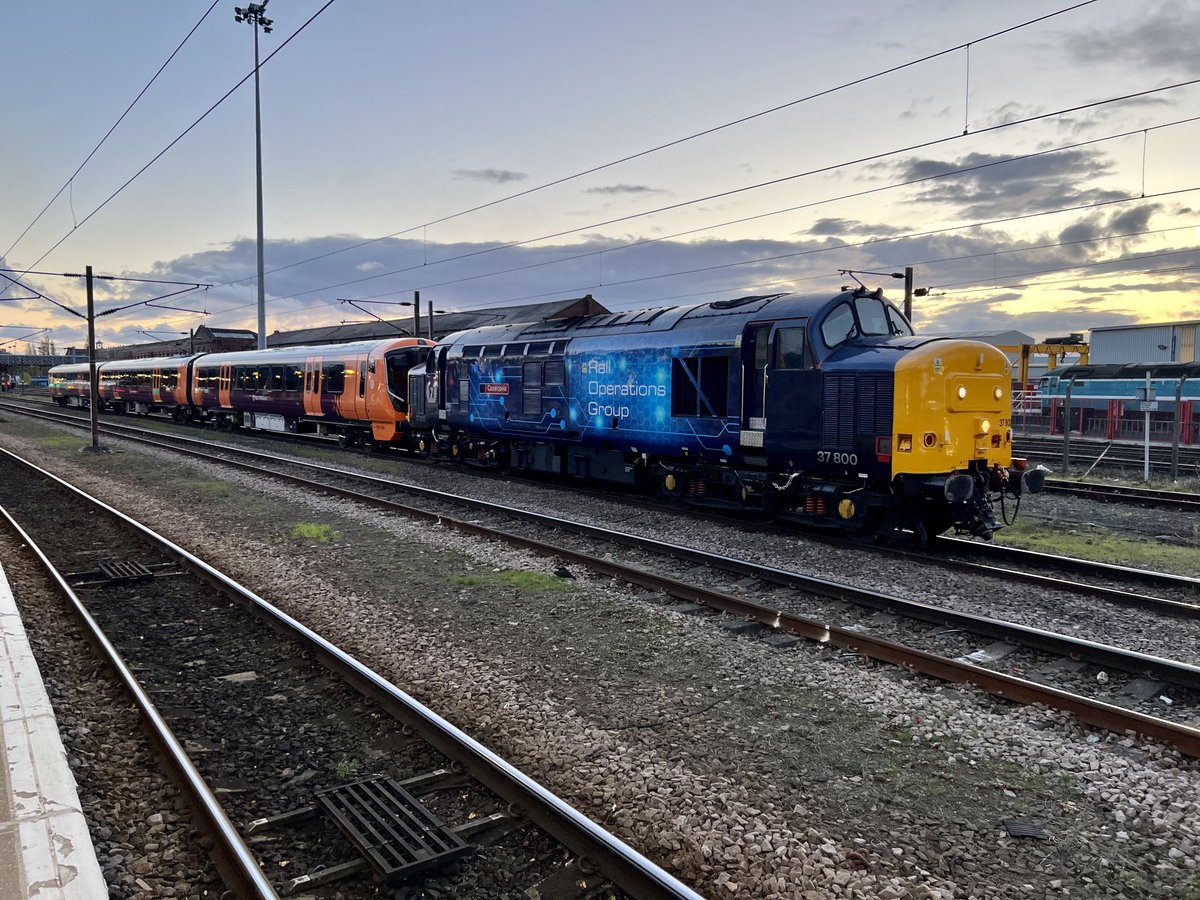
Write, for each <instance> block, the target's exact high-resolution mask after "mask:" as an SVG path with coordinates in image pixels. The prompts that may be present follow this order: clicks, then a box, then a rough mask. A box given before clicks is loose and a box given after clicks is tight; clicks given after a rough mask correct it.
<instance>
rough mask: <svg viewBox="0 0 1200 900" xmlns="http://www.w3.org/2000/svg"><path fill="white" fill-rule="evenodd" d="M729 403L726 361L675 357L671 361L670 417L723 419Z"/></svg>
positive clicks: (719, 358)
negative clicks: (717, 417)
mask: <svg viewBox="0 0 1200 900" xmlns="http://www.w3.org/2000/svg"><path fill="white" fill-rule="evenodd" d="M728 401H729V358H728V357H725V356H677V357H675V359H673V360H672V361H671V415H672V416H684V417H691V418H703V417H709V418H711V417H716V416H724V415H725V414H726V413H727V411H728V408H729V402H728Z"/></svg>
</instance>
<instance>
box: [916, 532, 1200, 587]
mask: <svg viewBox="0 0 1200 900" xmlns="http://www.w3.org/2000/svg"><path fill="white" fill-rule="evenodd" d="M931 543H932V544H933V545H934V546H935V547H936V546H955V545H958V546H959V547H960V548H962V552H964V553H980V554H984V555H987V556H994V557H996V558H997V559H1007V560H1013V561H1017V562H1022V563H1028V564H1032V563H1033V562H1037V563H1048V564H1051V565H1056V566H1059V567H1062V568H1065V569H1070V570H1073V571H1076V572H1084V573H1088V574H1092V575H1097V574H1099V575H1102V576H1106V577H1110V578H1118V579H1121V578H1123V579H1132V580H1141V581H1152V582H1153V581H1157V582H1160V583H1162V584H1165V585H1170V586H1172V587H1174V588H1178V589H1180V590H1184V591H1192V592H1194V593H1196V594H1200V578H1193V577H1192V576H1190V575H1176V574H1175V573H1173V572H1154V571H1151V570H1149V569H1135V568H1132V567H1130V566H1122V565H1118V564H1117V563H1105V562H1097V561H1095V560H1090V559H1079V558H1078V557H1074V556H1055V555H1052V554H1049V553H1039V552H1038V551H1036V550H1025V549H1022V548H1021V547H1006V546H1004V545H1002V544H978V543H975V542H973V541H965V540H962V539H961V538H953V537H944V536H941V537H937V538H935V539H934V540H933V541H931Z"/></svg>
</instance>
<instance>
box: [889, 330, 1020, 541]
mask: <svg viewBox="0 0 1200 900" xmlns="http://www.w3.org/2000/svg"><path fill="white" fill-rule="evenodd" d="M895 375H896V380H895V385H896V387H895V391H896V394H895V415H894V418H893V434H892V447H893V453H892V459H891V463H892V478H893V482H894V483H895V484H897V485H898V486H899V487H900V489H902V490H904V492H905V493H906V494H909V495H913V496H918V497H919V496H922V495H924V496H927V497H929V499H930V502H929V503H928V504H927V510H926V512H925V513H924V514H923V515H921V516H920V521H918V523H917V527H918V528H919V529H926V530H929V531H931V532H933V533H935V534H936V533H939V532H941V531H944V530H946V529H947V528H949V527H951V526H953V527H955V528H956V529H958V530H960V531H966V532H969V533H971V534H974V535H977V536H980V537H991V534H992V532H993V531H994V530H995V529H996V528H997V527H999V523H997V522H996V520H995V517H994V515H993V514H992V510H991V500H992V496H993V495H994V494H1000V493H1004V492H1006V493H1008V494H1010V495H1012V496H1016V495H1019V494H1020V492H1021V490H1022V487H1025V489H1027V490H1031V491H1034V492H1036V491H1037V490H1039V489H1040V481H1041V473H1040V472H1039V473H1037V474H1036V477H1032V478H1028V479H1027V478H1026V477H1023V475H1022V473H1021V472H1020V471H1017V470H1014V469H1013V456H1012V365H1011V363H1009V361H1008V357H1006V356H1005V355H1004V354H1003V353H1002V352H1001V351H1000V350H998V349H997V348H996V347H993V346H992V345H991V344H985V343H982V342H979V341H968V340H950V339H947V340H935V341H931V342H929V343H928V344H924V345H922V346H920V347H916V348H913V349H912V350H911V351H910V352H909V353H906V354H905V355H904V357H903V358H901V359H900V361H899V362H897V364H896V370H895ZM1018 463H1023V461H1018ZM1019 467H1020V466H1018V468H1019ZM938 495H941V496H938ZM939 500H948V501H950V505H949V507H946V506H945V505H944V504H943V503H939V502H936V501H939Z"/></svg>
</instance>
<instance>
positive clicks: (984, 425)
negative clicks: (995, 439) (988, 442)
mask: <svg viewBox="0 0 1200 900" xmlns="http://www.w3.org/2000/svg"><path fill="white" fill-rule="evenodd" d="M991 430H992V423H991V422H990V421H988V420H987V419H976V420H975V433H976V434H987V433H988V432H989V431H991Z"/></svg>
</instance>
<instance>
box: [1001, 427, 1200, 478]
mask: <svg viewBox="0 0 1200 900" xmlns="http://www.w3.org/2000/svg"><path fill="white" fill-rule="evenodd" d="M1013 453H1014V454H1016V455H1017V456H1024V457H1027V458H1028V459H1029V460H1030V462H1031V463H1035V464H1036V463H1042V464H1044V465H1047V466H1049V467H1050V468H1052V469H1057V470H1060V471H1061V470H1062V469H1063V468H1064V467H1063V438H1062V436H1061V435H1058V436H1051V435H1033V434H1023V435H1017V436H1016V437H1015V438H1014V440H1013ZM1070 456H1071V458H1070V468H1071V469H1072V470H1079V469H1081V468H1082V469H1085V470H1086V469H1090V468H1091V467H1092V466H1093V465H1095V467H1096V468H1099V469H1104V470H1112V469H1122V470H1132V471H1136V472H1141V471H1142V469H1143V466H1144V463H1145V449H1144V445H1143V444H1139V443H1137V442H1136V441H1128V442H1126V441H1107V440H1098V439H1096V438H1088V437H1082V436H1080V435H1071V442H1070ZM1150 471H1151V473H1152V474H1153V475H1156V476H1159V477H1166V478H1169V477H1171V472H1172V457H1171V447H1170V445H1164V444H1156V443H1151V445H1150ZM1177 475H1178V477H1182V478H1195V477H1198V476H1200V448H1198V447H1180V448H1179V460H1178V467H1177Z"/></svg>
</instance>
